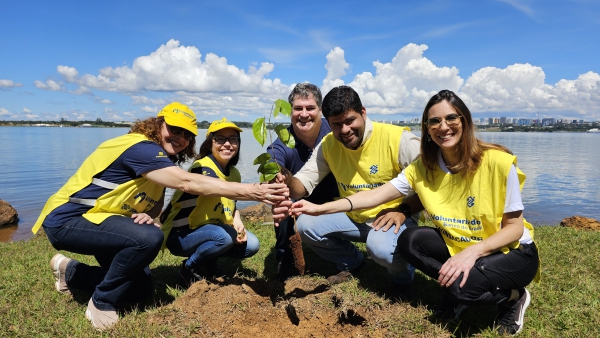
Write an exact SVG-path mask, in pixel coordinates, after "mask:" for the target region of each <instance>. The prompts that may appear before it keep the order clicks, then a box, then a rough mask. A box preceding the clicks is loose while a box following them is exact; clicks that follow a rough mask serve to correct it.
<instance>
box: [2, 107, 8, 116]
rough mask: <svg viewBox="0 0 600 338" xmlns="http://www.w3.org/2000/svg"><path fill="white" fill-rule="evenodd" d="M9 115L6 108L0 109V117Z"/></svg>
mask: <svg viewBox="0 0 600 338" xmlns="http://www.w3.org/2000/svg"><path fill="white" fill-rule="evenodd" d="M5 115H10V112H9V111H8V109H6V108H0V116H5Z"/></svg>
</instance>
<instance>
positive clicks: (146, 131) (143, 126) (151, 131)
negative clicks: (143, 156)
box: [129, 117, 196, 165]
mask: <svg viewBox="0 0 600 338" xmlns="http://www.w3.org/2000/svg"><path fill="white" fill-rule="evenodd" d="M164 122H165V120H164V119H163V118H162V117H150V118H147V119H145V120H142V121H140V120H137V121H135V123H134V124H133V126H132V127H131V130H130V131H129V134H131V133H138V134H142V135H144V136H146V137H147V138H148V139H149V140H150V141H152V142H154V143H156V144H158V145H159V146H162V136H161V132H160V129H161V127H162V124H163V123H164ZM195 147H196V138H192V139H191V140H190V143H189V144H188V146H187V147H185V149H183V150H182V151H181V152H179V153H177V154H175V155H169V158H170V159H171V161H173V163H175V164H177V165H181V164H183V163H185V162H187V160H188V159H191V158H194V157H196V150H195Z"/></svg>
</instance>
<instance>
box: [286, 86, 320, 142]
mask: <svg viewBox="0 0 600 338" xmlns="http://www.w3.org/2000/svg"><path fill="white" fill-rule="evenodd" d="M320 121H321V109H319V106H318V105H317V101H316V100H315V98H314V97H313V94H312V93H309V94H308V96H307V97H301V96H300V95H296V96H295V97H294V101H293V103H292V126H293V128H294V131H295V132H296V133H297V134H302V133H310V132H311V131H313V130H314V129H315V128H319V127H320Z"/></svg>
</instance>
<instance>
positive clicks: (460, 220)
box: [293, 90, 539, 334]
mask: <svg viewBox="0 0 600 338" xmlns="http://www.w3.org/2000/svg"><path fill="white" fill-rule="evenodd" d="M421 127H422V128H421V130H423V133H424V135H423V137H422V139H421V157H420V158H419V159H418V160H416V161H415V162H413V163H412V164H411V165H410V166H409V167H407V168H406V169H405V170H404V171H402V173H401V174H400V175H398V177H396V178H395V179H393V180H392V181H390V182H389V183H387V184H385V185H383V186H381V187H379V188H377V189H374V190H371V191H364V192H360V193H358V194H355V195H352V196H351V197H349V198H347V199H341V200H338V201H335V202H331V203H327V204H323V205H312V204H310V203H307V202H305V201H299V202H296V203H295V204H294V205H293V209H294V211H295V213H296V214H301V213H307V214H310V215H317V214H323V213H333V212H340V211H347V210H348V209H349V208H350V209H352V208H354V209H365V208H371V207H373V206H376V205H379V204H382V203H385V202H387V201H389V200H392V199H395V198H398V197H401V196H404V195H407V194H408V193H409V192H411V191H413V190H414V191H415V192H416V193H417V194H418V195H419V198H420V199H421V202H422V203H423V206H424V207H425V209H426V210H427V212H428V213H429V215H430V217H431V219H432V221H433V223H434V225H435V228H430V227H414V228H408V229H406V230H405V231H404V232H403V233H402V234H401V235H400V237H399V239H398V247H399V248H401V250H400V251H401V253H402V255H403V257H404V259H406V261H408V262H409V263H410V264H412V265H413V266H415V267H416V268H417V269H419V270H421V271H422V272H423V273H425V274H427V275H428V276H429V277H431V278H433V279H436V280H437V281H438V283H439V284H440V286H441V287H442V288H443V289H444V294H443V298H442V306H441V307H440V309H439V310H437V311H435V312H434V314H435V315H436V316H438V317H440V318H441V319H454V318H456V317H458V315H460V312H461V311H462V310H464V309H465V307H466V306H475V307H483V306H493V305H498V309H499V313H498V317H497V322H496V324H495V326H496V329H497V330H498V332H500V333H501V334H505V333H508V334H516V333H519V332H520V331H521V330H522V328H523V316H524V314H525V310H526V309H527V306H528V305H529V302H530V300H531V295H530V293H529V291H527V290H526V289H525V287H526V286H527V285H528V284H529V283H530V282H531V281H532V280H533V279H534V278H536V279H539V274H538V273H539V269H538V266H539V257H538V252H537V248H536V246H535V243H534V242H533V227H532V226H531V224H530V223H528V222H526V221H525V219H524V218H523V203H522V200H521V188H522V185H523V183H524V181H525V175H524V174H523V173H522V172H521V171H520V170H519V169H518V168H517V159H516V157H515V156H513V155H512V154H511V153H510V151H509V150H508V149H506V148H505V147H503V146H501V145H497V144H491V143H486V142H483V141H481V140H479V139H477V138H476V136H475V126H474V125H473V121H472V118H471V113H470V111H469V109H468V108H467V107H466V105H465V104H464V103H463V101H462V100H461V99H460V98H459V97H458V96H457V95H456V94H454V93H453V92H451V91H449V90H442V91H440V92H439V93H438V94H436V95H434V96H433V97H432V98H431V99H430V100H429V102H428V103H427V106H426V107H425V109H424V111H423V118H422V122H421ZM425 134H426V136H425Z"/></svg>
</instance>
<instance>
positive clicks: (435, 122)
mask: <svg viewBox="0 0 600 338" xmlns="http://www.w3.org/2000/svg"><path fill="white" fill-rule="evenodd" d="M461 117H462V116H460V115H458V114H448V115H446V117H444V118H441V119H440V118H439V117H432V118H430V119H428V120H427V122H425V123H426V125H427V129H429V130H437V129H438V128H439V127H440V125H441V124H442V121H446V124H447V125H448V127H452V126H455V125H457V124H458V123H460V118H461Z"/></svg>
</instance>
